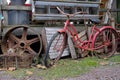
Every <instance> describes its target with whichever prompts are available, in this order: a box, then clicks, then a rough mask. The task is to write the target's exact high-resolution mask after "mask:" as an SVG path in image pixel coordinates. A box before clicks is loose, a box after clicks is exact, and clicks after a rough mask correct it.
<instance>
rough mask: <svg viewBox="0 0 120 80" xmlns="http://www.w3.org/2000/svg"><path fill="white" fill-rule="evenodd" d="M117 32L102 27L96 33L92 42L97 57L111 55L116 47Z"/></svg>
mask: <svg viewBox="0 0 120 80" xmlns="http://www.w3.org/2000/svg"><path fill="white" fill-rule="evenodd" d="M117 36H118V35H117V32H116V31H115V30H113V29H111V28H106V29H103V30H102V31H101V32H100V33H99V34H97V35H96V38H95V42H94V49H95V51H96V53H95V55H96V56H97V57H99V58H109V57H111V56H112V55H113V54H114V53H115V51H116V49H117Z"/></svg>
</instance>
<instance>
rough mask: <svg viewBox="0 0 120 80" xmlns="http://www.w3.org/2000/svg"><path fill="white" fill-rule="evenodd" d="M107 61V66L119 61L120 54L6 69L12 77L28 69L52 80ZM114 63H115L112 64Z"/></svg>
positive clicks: (45, 79) (74, 74)
mask: <svg viewBox="0 0 120 80" xmlns="http://www.w3.org/2000/svg"><path fill="white" fill-rule="evenodd" d="M105 61H107V62H109V64H107V65H108V66H109V65H110V64H111V63H118V62H120V55H118V56H113V57H111V58H109V59H107V60H104V59H98V58H96V57H87V58H83V59H78V60H72V59H61V60H60V61H59V62H58V63H57V64H56V65H55V66H54V67H51V68H49V69H46V70H42V69H37V68H30V69H18V70H15V71H13V72H11V71H7V72H8V73H9V74H11V75H12V76H13V77H16V78H22V77H25V76H27V75H28V74H26V71H27V70H29V71H31V72H33V74H32V75H33V76H41V77H43V79H44V80H53V79H59V78H63V77H64V78H66V77H75V76H79V75H80V74H84V73H86V72H89V71H90V70H92V69H94V68H96V67H100V66H103V65H100V62H105ZM114 65H116V64H114Z"/></svg>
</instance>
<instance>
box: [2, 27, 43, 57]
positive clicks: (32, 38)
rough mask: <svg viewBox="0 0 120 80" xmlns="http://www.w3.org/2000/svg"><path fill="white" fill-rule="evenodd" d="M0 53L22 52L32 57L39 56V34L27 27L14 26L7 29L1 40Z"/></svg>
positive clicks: (40, 40)
mask: <svg viewBox="0 0 120 80" xmlns="http://www.w3.org/2000/svg"><path fill="white" fill-rule="evenodd" d="M1 48H2V52H3V54H5V53H8V52H18V51H24V52H27V53H29V54H33V55H40V53H41V50H42V39H41V36H40V33H38V32H36V31H35V30H33V29H32V28H30V27H28V26H15V27H12V28H11V29H9V30H8V31H7V32H6V34H5V35H4V37H3V39H2V45H1Z"/></svg>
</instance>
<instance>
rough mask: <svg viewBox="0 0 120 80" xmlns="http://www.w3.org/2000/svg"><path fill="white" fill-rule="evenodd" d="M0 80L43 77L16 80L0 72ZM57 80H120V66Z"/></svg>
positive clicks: (104, 67) (39, 79)
mask: <svg viewBox="0 0 120 80" xmlns="http://www.w3.org/2000/svg"><path fill="white" fill-rule="evenodd" d="M0 80H43V79H42V77H40V76H39V77H36V76H26V77H24V78H22V79H16V78H14V77H12V76H10V75H9V74H5V72H4V71H0ZM55 80H120V64H119V65H115V66H103V67H100V68H97V69H94V70H92V71H91V72H88V73H86V74H83V75H80V76H77V77H74V78H71V77H69V78H62V79H55Z"/></svg>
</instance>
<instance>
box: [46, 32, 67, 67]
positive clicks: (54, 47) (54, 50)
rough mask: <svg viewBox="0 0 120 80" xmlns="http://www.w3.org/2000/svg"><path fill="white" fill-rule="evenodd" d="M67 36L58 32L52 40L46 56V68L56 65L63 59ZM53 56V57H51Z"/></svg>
mask: <svg viewBox="0 0 120 80" xmlns="http://www.w3.org/2000/svg"><path fill="white" fill-rule="evenodd" d="M66 36H67V35H66V34H65V33H59V32H57V33H55V34H54V35H53V37H52V38H51V40H50V42H49V44H48V47H47V50H46V54H45V60H44V64H45V66H46V67H50V66H52V65H54V64H55V63H56V62H57V61H58V60H59V59H60V58H61V56H62V54H63V51H64V49H65V45H66V41H67V40H66ZM53 54H54V55H53ZM51 55H52V57H50V56H51ZM51 58H52V59H51Z"/></svg>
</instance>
